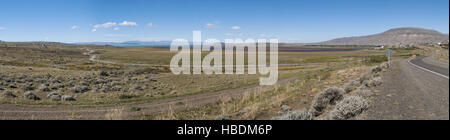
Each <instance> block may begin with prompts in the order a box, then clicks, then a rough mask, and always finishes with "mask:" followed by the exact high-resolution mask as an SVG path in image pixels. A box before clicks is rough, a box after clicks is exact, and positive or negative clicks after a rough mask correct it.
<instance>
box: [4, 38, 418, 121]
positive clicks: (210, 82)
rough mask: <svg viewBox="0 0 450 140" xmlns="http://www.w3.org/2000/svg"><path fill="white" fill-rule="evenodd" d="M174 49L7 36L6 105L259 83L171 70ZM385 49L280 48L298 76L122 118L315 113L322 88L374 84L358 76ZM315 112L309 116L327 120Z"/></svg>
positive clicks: (96, 101)
mask: <svg viewBox="0 0 450 140" xmlns="http://www.w3.org/2000/svg"><path fill="white" fill-rule="evenodd" d="M300 49H301V48H300ZM89 50H93V53H89V54H88V53H87V52H88V51H89ZM412 53H415V52H413V51H411V50H399V51H398V53H396V54H397V57H398V58H400V57H408V56H411V55H412ZM92 55H97V56H98V58H97V59H98V60H101V61H107V62H114V63H102V62H99V61H90V58H91V57H92ZM173 55H174V53H170V52H169V51H168V49H163V48H142V47H132V48H116V47H111V46H92V45H68V44H60V43H5V42H2V43H0V65H1V69H0V93H1V96H0V104H3V105H17V106H22V105H27V106H33V107H58V106H65V105H70V106H71V107H80V108H95V107H99V106H121V105H128V106H130V105H131V106H132V105H134V104H136V105H138V104H141V103H148V102H153V101H157V100H159V99H167V98H173V97H184V96H189V95H196V94H202V93H205V92H214V91H221V90H225V89H235V88H242V87H247V86H250V85H256V84H258V82H259V81H258V78H259V77H260V76H259V75H173V74H171V73H170V71H169V68H168V67H167V65H168V64H169V62H170V59H171V56H173ZM383 55H384V51H380V50H356V51H330V52H327V51H325V52H291V51H283V48H281V51H280V54H279V63H280V80H282V79H292V80H289V81H288V82H287V84H281V85H277V86H276V88H273V89H270V90H254V91H242V92H245V93H246V94H243V95H242V96H240V97H229V96H227V95H223V98H222V99H220V100H218V101H217V102H216V103H213V104H207V105H201V106H196V107H193V108H187V109H183V110H173V109H172V107H170V106H168V107H167V109H166V111H164V112H163V113H156V114H155V113H152V114H147V113H144V112H143V113H141V115H135V116H125V117H123V116H122V117H121V118H122V119H290V118H292V116H296V115H298V114H306V116H309V115H311V111H306V110H307V109H309V108H310V106H315V105H314V104H316V102H313V101H314V100H315V98H318V97H317V93H319V92H320V91H323V90H326V89H328V87H331V86H340V85H344V84H345V83H348V82H350V83H358V84H355V85H352V86H350V87H345V88H343V90H344V91H348V90H350V89H353V88H355V89H357V86H356V85H358V87H360V85H363V84H366V85H367V84H371V83H364V81H359V82H355V81H353V80H354V79H357V78H359V77H360V75H361V74H363V73H365V72H367V71H369V70H371V68H372V66H374V65H379V64H380V63H381V62H383V61H384V60H385V57H383ZM127 64H148V65H142V66H137V65H127ZM371 79H372V78H371ZM370 81H373V80H370ZM366 82H367V81H366ZM262 88H264V87H261V88H260V89H262ZM360 88H361V87H360ZM352 91H353V90H352ZM357 91H359V90H357ZM339 92H341V91H339ZM361 92H365V91H361ZM322 93H326V92H321V93H320V94H322ZM346 93H347V92H346ZM349 94H357V93H355V92H351V93H349ZM358 97H359V96H358ZM351 100H359V98H357V97H354V98H353V97H352V98H350V97H349V98H347V97H343V102H345V101H351ZM316 101H317V99H316ZM182 104H187V103H181V102H180V103H179V104H177V105H182ZM331 104H334V103H331ZM336 106H337V107H336V108H335V110H342V109H344V110H345V107H343V106H346V104H344V103H342V104H340V103H337V105H336ZM145 109H151V108H139V107H133V108H132V109H130V110H127V111H132V112H139V111H142V110H145ZM302 109H303V110H305V111H301V110H302ZM331 109H332V108H328V107H324V108H322V110H331ZM309 110H311V109H309ZM316 110H317V109H316ZM122 112H123V110H122V111H120V110H119V111H117V112H116V113H114V112H113V113H111V114H109V116H110V117H111V118H113V117H114V116H115V115H118V114H121V113H122ZM312 114H313V115H312V117H311V118H318V119H327V118H325V117H320V116H319V115H317V114H315V113H312ZM325 114H336V115H334V116H339V117H338V118H345V119H346V118H347V117H346V115H348V114H339V113H336V111H331V112H330V113H325ZM276 116H279V117H276ZM300 116H302V117H301V118H304V116H303V115H300ZM331 116H332V115H331ZM294 118H296V119H298V118H297V117H294ZM306 118H307V119H309V118H310V117H306ZM43 119H45V118H43Z"/></svg>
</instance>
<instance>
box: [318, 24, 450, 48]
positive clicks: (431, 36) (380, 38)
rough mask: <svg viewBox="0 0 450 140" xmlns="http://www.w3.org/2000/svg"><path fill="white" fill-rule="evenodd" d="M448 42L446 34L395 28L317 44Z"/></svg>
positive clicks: (419, 29) (427, 30)
mask: <svg viewBox="0 0 450 140" xmlns="http://www.w3.org/2000/svg"><path fill="white" fill-rule="evenodd" d="M447 40H449V35H448V34H442V33H440V32H438V31H435V30H429V29H422V28H396V29H391V30H389V31H386V32H383V33H380V34H375V35H368V36H360V37H345V38H338V39H333V40H330V41H325V42H321V43H317V44H320V45H399V44H419V43H439V42H442V41H447Z"/></svg>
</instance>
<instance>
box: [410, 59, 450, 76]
mask: <svg viewBox="0 0 450 140" xmlns="http://www.w3.org/2000/svg"><path fill="white" fill-rule="evenodd" d="M425 58H428V59H429V58H431V57H423V56H421V57H417V58H415V59H412V60H411V61H410V62H411V63H413V64H415V65H416V66H419V67H422V68H425V69H427V70H430V71H433V72H436V73H439V74H442V75H444V76H447V77H448V73H449V72H448V68H445V65H441V64H438V63H433V64H431V63H426V62H425V61H424V59H425Z"/></svg>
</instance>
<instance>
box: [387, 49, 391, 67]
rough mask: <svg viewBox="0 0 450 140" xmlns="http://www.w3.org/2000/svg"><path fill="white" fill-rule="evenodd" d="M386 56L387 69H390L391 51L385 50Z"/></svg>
mask: <svg viewBox="0 0 450 140" xmlns="http://www.w3.org/2000/svg"><path fill="white" fill-rule="evenodd" d="M386 56H387V57H388V61H389V62H388V65H389V68H390V67H391V57H392V50H391V49H387V50H386Z"/></svg>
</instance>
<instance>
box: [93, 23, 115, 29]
mask: <svg viewBox="0 0 450 140" xmlns="http://www.w3.org/2000/svg"><path fill="white" fill-rule="evenodd" d="M114 26H117V23H115V22H107V23H104V24H97V25H94V29H97V28H111V27H114Z"/></svg>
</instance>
